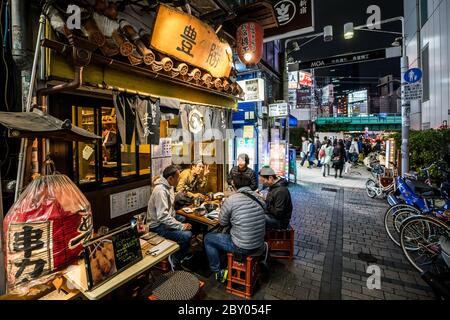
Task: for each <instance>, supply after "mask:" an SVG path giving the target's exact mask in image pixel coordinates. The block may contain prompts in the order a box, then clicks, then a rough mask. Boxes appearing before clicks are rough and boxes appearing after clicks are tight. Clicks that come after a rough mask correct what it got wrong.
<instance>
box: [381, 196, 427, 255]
mask: <svg viewBox="0 0 450 320" xmlns="http://www.w3.org/2000/svg"><path fill="white" fill-rule="evenodd" d="M416 215H420V211H419V210H417V209H416V208H415V207H413V206H410V205H407V204H398V205H396V206H393V207H391V208H389V209H388V210H387V211H386V214H385V215H384V228H385V229H386V232H387V234H388V236H389V238H390V239H391V240H392V242H394V243H395V244H396V245H397V246H399V247H400V227H401V224H402V223H403V221H404V220H405V219H407V218H409V217H411V216H416Z"/></svg>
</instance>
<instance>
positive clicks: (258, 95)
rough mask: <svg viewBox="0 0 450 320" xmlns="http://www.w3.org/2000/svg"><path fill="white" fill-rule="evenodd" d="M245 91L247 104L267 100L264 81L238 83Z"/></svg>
mask: <svg viewBox="0 0 450 320" xmlns="http://www.w3.org/2000/svg"><path fill="white" fill-rule="evenodd" d="M237 83H238V84H239V85H240V86H241V88H242V89H243V90H244V94H245V97H244V100H245V102H257V101H264V100H265V90H264V88H265V87H264V79H259V78H258V79H250V80H243V81H238V82H237Z"/></svg>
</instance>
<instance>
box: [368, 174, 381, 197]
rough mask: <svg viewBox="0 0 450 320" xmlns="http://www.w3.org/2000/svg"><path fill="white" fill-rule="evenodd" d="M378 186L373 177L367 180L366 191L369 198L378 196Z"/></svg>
mask: <svg viewBox="0 0 450 320" xmlns="http://www.w3.org/2000/svg"><path fill="white" fill-rule="evenodd" d="M377 188H378V184H377V183H376V182H375V181H373V180H372V179H369V180H367V182H366V192H367V195H368V196H369V198H372V199H373V198H375V197H376V196H377V192H376V191H375V189H377Z"/></svg>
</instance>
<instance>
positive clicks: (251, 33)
mask: <svg viewBox="0 0 450 320" xmlns="http://www.w3.org/2000/svg"><path fill="white" fill-rule="evenodd" d="M263 36H264V30H263V28H262V27H261V25H259V24H258V23H256V22H247V23H244V24H242V25H241V26H240V27H239V28H238V29H237V35H236V44H237V53H238V55H239V59H240V60H241V61H242V63H244V64H246V65H254V64H257V63H258V62H259V61H261V58H262V55H263V50H264V46H263Z"/></svg>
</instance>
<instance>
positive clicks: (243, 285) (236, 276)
mask: <svg viewBox="0 0 450 320" xmlns="http://www.w3.org/2000/svg"><path fill="white" fill-rule="evenodd" d="M266 251H267V244H264V246H263V247H262V248H261V249H260V250H258V251H257V252H255V253H254V254H251V255H249V256H242V255H239V254H234V253H228V254H227V256H228V281H227V292H228V293H231V294H233V295H236V296H239V297H242V298H246V299H250V298H251V297H252V295H253V292H254V289H255V286H256V284H257V282H258V279H259V272H260V268H259V261H260V257H261V256H262V255H263V254H265V253H266ZM266 256H267V253H266ZM264 260H265V259H264Z"/></svg>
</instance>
